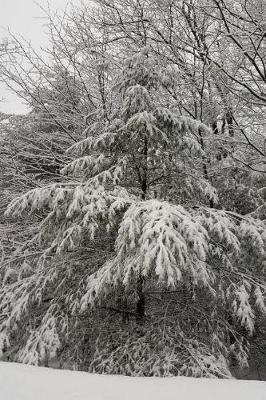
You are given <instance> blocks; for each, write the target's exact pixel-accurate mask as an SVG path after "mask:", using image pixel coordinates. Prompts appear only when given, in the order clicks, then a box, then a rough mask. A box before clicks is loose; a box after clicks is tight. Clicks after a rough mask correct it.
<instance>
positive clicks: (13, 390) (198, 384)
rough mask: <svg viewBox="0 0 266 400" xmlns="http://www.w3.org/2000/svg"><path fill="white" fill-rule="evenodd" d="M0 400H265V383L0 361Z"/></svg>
mask: <svg viewBox="0 0 266 400" xmlns="http://www.w3.org/2000/svg"><path fill="white" fill-rule="evenodd" d="M0 399H1V400H183V399H184V400H214V399H215V400H231V399H232V400H265V399H266V382H258V381H237V380H216V379H192V378H183V377H180V378H128V377H123V376H103V375H92V374H88V373H85V372H72V371H62V370H54V369H48V368H38V367H30V366H26V365H21V364H15V363H4V362H2V363H0Z"/></svg>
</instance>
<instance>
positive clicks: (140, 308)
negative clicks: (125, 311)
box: [136, 276, 145, 321]
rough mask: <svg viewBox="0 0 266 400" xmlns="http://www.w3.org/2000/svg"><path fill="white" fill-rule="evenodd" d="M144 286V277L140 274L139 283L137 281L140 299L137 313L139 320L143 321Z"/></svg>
mask: <svg viewBox="0 0 266 400" xmlns="http://www.w3.org/2000/svg"><path fill="white" fill-rule="evenodd" d="M143 286H144V278H143V277H142V276H140V277H139V278H138V283H137V295H138V300H137V309H136V313H137V320H138V321H143V318H144V317H145V295H144V291H143Z"/></svg>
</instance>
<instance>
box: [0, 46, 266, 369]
mask: <svg viewBox="0 0 266 400" xmlns="http://www.w3.org/2000/svg"><path fill="white" fill-rule="evenodd" d="M121 82H122V83H121ZM155 82H156V84H155ZM159 85H160V73H159V72H158V71H156V68H155V67H154V64H153V61H152V59H151V58H150V57H148V56H147V51H146V50H145V51H144V52H143V53H141V54H139V55H137V56H135V57H133V58H132V59H131V60H130V61H129V62H128V63H127V64H126V66H125V69H124V71H123V74H122V78H121V77H120V80H119V85H118V89H117V90H118V94H119V96H120V97H121V107H120V110H119V112H117V114H116V115H115V117H114V118H113V120H112V121H111V122H106V128H105V129H104V131H103V132H99V134H98V135H97V136H96V137H95V134H94V131H93V133H91V131H90V129H91V126H90V124H89V125H88V127H87V129H86V132H85V133H84V136H85V137H86V138H85V139H84V140H82V141H80V142H78V143H76V144H75V145H74V146H72V147H71V148H70V149H69V151H68V153H69V155H70V156H71V157H73V161H71V162H70V163H69V164H68V165H66V166H65V167H64V168H63V170H62V174H63V175H64V177H62V182H61V183H56V184H52V185H50V186H46V187H41V188H36V189H33V190H31V191H30V192H28V193H26V194H24V195H23V196H21V197H19V198H16V199H14V200H13V201H12V202H11V204H10V205H9V207H8V209H7V211H6V215H7V216H8V217H16V218H17V217H20V216H22V215H25V214H28V215H31V214H34V215H38V217H39V218H40V225H39V231H38V233H37V234H36V236H34V237H33V238H32V239H31V241H30V242H28V243H27V244H24V245H23V246H22V247H21V248H20V251H19V252H18V253H17V254H14V255H13V256H12V258H11V259H9V260H6V261H3V262H2V265H1V276H2V286H1V290H0V315H1V320H0V344H1V351H2V353H3V352H6V351H7V349H8V347H9V346H11V348H14V349H16V350H15V351H13V356H14V358H15V359H17V360H19V361H22V362H27V363H31V364H38V363H43V362H44V360H45V359H46V358H51V357H54V356H55V355H56V353H57V352H58V350H59V348H60V347H63V346H64V344H65V343H66V342H67V341H69V340H71V338H72V337H76V336H75V335H77V332H80V326H81V324H82V323H83V317H82V315H84V314H86V313H88V312H91V311H89V310H95V312H96V310H97V308H98V307H99V306H102V305H103V304H110V303H111V304H113V303H115V302H116V301H117V300H118V297H121V296H122V297H123V301H124V303H125V302H126V303H127V304H128V307H129V308H130V310H129V311H130V312H131V314H133V315H134V316H136V317H137V318H136V321H135V322H134V323H135V325H134V323H133V322H132V321H131V322H130V324H131V325H130V327H133V328H132V329H128V330H127V328H124V327H123V325H122V327H121V326H120V328H119V329H120V330H122V331H121V332H122V333H121V337H123V335H125V334H126V332H128V333H127V334H126V339H125V341H124V342H123V344H121V343H120V345H117V346H115V349H114V346H112V343H110V342H109V343H108V342H107V343H106V346H105V348H101V349H100V350H99V351H100V354H99V353H97V350H96V353H95V354H94V358H93V359H92V360H91V363H90V367H89V368H91V370H93V371H95V372H99V371H100V372H108V373H126V374H128V375H141V374H142V375H146V376H151V375H159V376H167V375H178V374H183V375H193V376H229V375H230V372H229V369H228V363H229V360H230V357H231V356H232V355H233V357H234V359H235V360H237V361H238V362H239V363H240V364H242V365H244V364H245V363H246V362H247V357H248V336H249V335H252V334H253V332H254V326H255V321H256V318H257V316H258V315H259V313H262V314H265V311H266V307H265V302H264V301H265V273H264V268H265V249H266V246H265V245H266V229H265V224H264V223H263V222H261V221H259V220H255V219H253V218H248V217H245V216H240V215H238V214H235V213H232V212H230V211H225V210H217V209H215V208H214V207H209V205H210V203H211V204H212V205H213V204H215V202H216V201H217V196H216V191H215V189H214V188H213V187H212V185H211V184H210V182H209V179H208V174H206V157H207V150H206V146H207V145H206V146H205V147H204V146H203V145H202V143H203V142H204V138H205V137H206V135H208V134H209V130H208V128H207V127H206V126H205V125H204V124H202V123H201V122H198V121H194V120H192V119H190V118H188V117H184V116H179V115H178V114H177V113H176V112H175V111H174V110H171V109H166V108H164V107H162V106H161V105H160V104H159V105H158V101H159V100H158V95H157V92H158V87H159ZM154 289H156V291H157V294H158V293H162V295H165V296H168V295H169V296H171V295H172V294H173V293H176V294H177V295H176V297H174V301H175V302H174V303H173V300H171V301H169V298H168V299H167V300H166V303H164V301H165V298H164V299H163V300H162V303H160V304H163V306H160V305H158V304H157V306H156V307H154V306H152V305H151V303H150V302H149V300H148V295H147V292H148V291H153V290H154ZM120 300H121V298H120ZM124 303H123V304H124ZM170 303H171V310H172V311H173V310H174V309H175V310H176V314H172V316H171V318H170V317H169V316H167V312H166V311H167V309H168V307H170V306H169V304H170ZM166 305H167V306H166ZM134 307H135V311H134V312H132V308H134ZM160 307H161V308H160ZM125 312H126V311H125ZM158 312H160V313H161V314H160V318H159V319H158V320H156V318H157V317H156V318H153V316H155V315H156V316H158ZM173 312H174V311H173ZM131 314H130V315H131ZM149 316H150V317H151V318H149ZM97 323H99V321H97ZM132 324H133V325H132ZM138 325H140V326H141V337H137V336H136V331H137V330H138V329H139V328H136V326H138ZM155 325H156V326H155ZM119 332H120V331H119ZM151 332H153V334H151ZM154 333H156V335H155V336H154ZM109 340H110V338H109ZM77 341H78V342H79V339H78V338H77ZM159 344H161V345H162V346H161V348H159V347H158V346H159ZM127 350H130V353H129V352H128V351H127ZM141 354H142V355H144V358H141ZM134 357H135V358H134ZM129 358H131V361H130V360H129ZM121 359H123V360H124V361H123V362H122V363H120V362H119V360H121ZM132 359H133V360H134V362H132ZM129 365H130V367H129Z"/></svg>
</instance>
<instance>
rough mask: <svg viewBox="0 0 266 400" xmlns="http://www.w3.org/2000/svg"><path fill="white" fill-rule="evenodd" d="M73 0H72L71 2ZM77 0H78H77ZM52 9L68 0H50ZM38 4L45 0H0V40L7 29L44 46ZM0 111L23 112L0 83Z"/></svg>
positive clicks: (20, 102)
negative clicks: (0, 100)
mask: <svg viewBox="0 0 266 400" xmlns="http://www.w3.org/2000/svg"><path fill="white" fill-rule="evenodd" d="M73 2H74V1H72V3H73ZM77 2H78V1H77ZM49 3H50V7H51V8H52V9H62V8H65V7H66V5H67V3H68V0H50V2H49ZM38 4H40V5H42V6H45V5H46V4H47V0H38V1H34V0H0V42H1V41H2V39H3V38H5V37H7V36H8V29H10V30H11V31H12V32H13V33H15V34H19V35H22V36H23V37H24V38H25V39H27V40H28V41H29V40H30V41H31V43H32V45H33V46H35V47H40V46H45V45H46V44H47V38H46V36H45V31H44V26H43V24H44V20H43V19H42V17H43V12H42V11H41V9H40V8H39V6H38ZM1 98H2V99H3V101H2V102H0V111H3V112H7V113H16V114H19V113H25V112H26V107H25V105H23V103H22V101H21V100H20V99H18V98H17V97H16V96H15V95H13V94H12V93H11V92H10V91H9V90H7V89H6V88H5V87H4V86H3V85H1V84H0V99H1Z"/></svg>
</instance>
